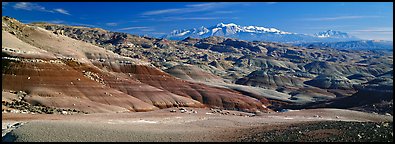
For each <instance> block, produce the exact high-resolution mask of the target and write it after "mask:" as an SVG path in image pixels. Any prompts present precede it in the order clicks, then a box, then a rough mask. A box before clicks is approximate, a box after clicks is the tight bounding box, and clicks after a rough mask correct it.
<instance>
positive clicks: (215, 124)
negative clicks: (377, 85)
mask: <svg viewBox="0 0 395 144" xmlns="http://www.w3.org/2000/svg"><path fill="white" fill-rule="evenodd" d="M185 109H186V111H185V112H183V113H181V111H180V110H179V109H177V108H168V109H161V110H157V111H151V112H134V113H101V114H75V115H58V114H52V115H51V114H35V115H32V114H15V113H3V114H2V116H3V118H2V132H3V138H2V141H16V142H17V141H25V142H27V141H28V142H43V141H68V142H70V141H71V142H88V141H112V142H114V141H136V142H141V141H174V142H175V141H189V142H195V141H384V142H388V141H393V133H392V132H393V131H392V125H393V116H385V115H378V114H371V113H364V112H358V111H351V110H342V109H310V110H299V111H289V112H283V113H264V114H259V115H256V116H254V115H252V114H250V113H243V112H239V111H228V110H217V109H202V108H185ZM171 110H176V112H170V111H171ZM12 125H13V126H12ZM368 126H370V127H368ZM349 127H351V128H349ZM345 128H347V131H346V132H345V130H344V129H345ZM370 128H373V129H370ZM379 128H380V129H379ZM368 129H369V130H372V131H371V132H365V133H363V132H364V131H366V130H368ZM339 131H342V132H343V133H340V134H343V135H344V136H347V137H350V134H353V136H354V137H352V136H351V138H345V139H341V136H337V137H339V138H337V139H336V138H333V137H334V136H335V137H336V135H338V134H339ZM331 132H332V133H333V134H332V133H331ZM370 133H372V134H374V136H371V138H366V137H367V135H369V134H370ZM335 134H336V135H335ZM285 135H287V136H286V137H284V136H285ZM288 135H289V136H288ZM306 137H307V138H309V139H306ZM360 137H361V138H360Z"/></svg>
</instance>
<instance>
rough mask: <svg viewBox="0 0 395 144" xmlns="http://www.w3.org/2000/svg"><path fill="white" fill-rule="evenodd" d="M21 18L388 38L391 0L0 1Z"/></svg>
mask: <svg viewBox="0 0 395 144" xmlns="http://www.w3.org/2000/svg"><path fill="white" fill-rule="evenodd" d="M2 10H3V13H2V15H3V16H11V17H14V18H16V19H18V20H20V21H22V22H24V23H30V22H37V21H45V22H50V23H59V24H67V25H85V26H89V27H99V28H103V29H106V30H110V31H118V32H127V33H131V34H137V35H149V36H162V35H163V34H166V33H170V32H171V31H172V30H175V29H189V28H194V27H200V26H205V27H210V26H213V25H216V24H218V23H220V22H223V23H230V22H232V23H236V24H239V25H256V26H263V27H274V28H277V29H280V30H282V31H287V32H294V33H304V34H314V33H318V32H320V31H325V30H328V29H332V30H339V31H343V32H347V33H349V34H351V35H354V36H357V37H359V38H363V39H380V40H391V41H392V39H393V2H358V3H357V2H246V3H242V2H114V3H110V2H2Z"/></svg>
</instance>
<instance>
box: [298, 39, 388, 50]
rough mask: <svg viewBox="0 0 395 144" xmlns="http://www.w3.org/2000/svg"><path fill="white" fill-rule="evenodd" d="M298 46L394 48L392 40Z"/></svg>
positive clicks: (345, 48) (356, 48)
mask: <svg viewBox="0 0 395 144" xmlns="http://www.w3.org/2000/svg"><path fill="white" fill-rule="evenodd" d="M296 46H303V47H307V48H314V47H321V48H322V47H329V48H335V49H341V50H393V42H392V41H377V40H359V41H346V42H316V43H301V44H296Z"/></svg>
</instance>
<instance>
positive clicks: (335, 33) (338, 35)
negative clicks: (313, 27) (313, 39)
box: [315, 30, 354, 38]
mask: <svg viewBox="0 0 395 144" xmlns="http://www.w3.org/2000/svg"><path fill="white" fill-rule="evenodd" d="M315 36H317V37H320V38H354V37H353V36H350V35H348V34H347V33H345V32H341V31H335V30H327V31H323V32H319V33H317V34H315Z"/></svg>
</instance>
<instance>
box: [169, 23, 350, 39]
mask: <svg viewBox="0 0 395 144" xmlns="http://www.w3.org/2000/svg"><path fill="white" fill-rule="evenodd" d="M210 36H222V37H230V38H238V39H241V40H248V41H254V40H258V41H272V42H285V43H302V42H332V41H348V40H356V38H355V37H352V36H349V35H348V34H347V33H344V32H339V31H333V30H328V31H325V32H320V33H318V34H315V35H307V34H298V33H292V32H286V31H281V30H279V29H276V28H267V27H261V26H240V25H237V24H234V23H228V24H224V23H219V24H217V25H215V26H211V27H208V28H206V27H204V26H202V27H200V28H192V29H184V30H174V31H172V32H171V33H170V34H168V35H164V36H163V38H167V39H171V40H182V39H185V38H187V37H192V38H206V37H210Z"/></svg>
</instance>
